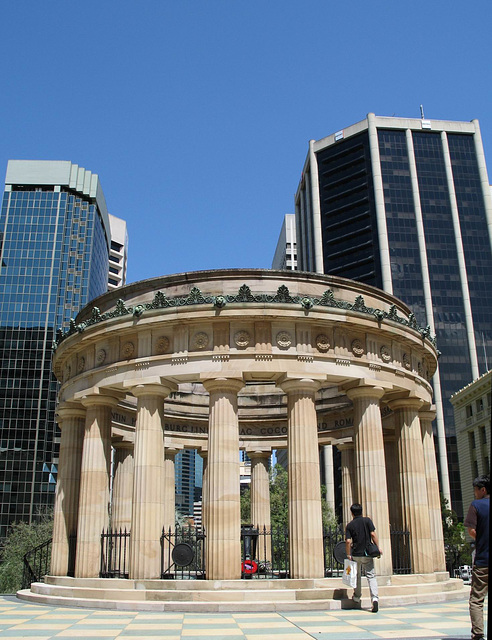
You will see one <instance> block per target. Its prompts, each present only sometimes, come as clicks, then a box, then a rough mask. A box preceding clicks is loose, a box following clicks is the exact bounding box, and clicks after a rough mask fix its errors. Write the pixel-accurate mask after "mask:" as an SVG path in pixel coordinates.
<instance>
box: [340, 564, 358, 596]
mask: <svg viewBox="0 0 492 640" xmlns="http://www.w3.org/2000/svg"><path fill="white" fill-rule="evenodd" d="M342 582H343V584H346V585H347V587H351V588H352V589H355V587H356V586H357V562H355V560H349V559H348V558H345V560H344V561H343V577H342Z"/></svg>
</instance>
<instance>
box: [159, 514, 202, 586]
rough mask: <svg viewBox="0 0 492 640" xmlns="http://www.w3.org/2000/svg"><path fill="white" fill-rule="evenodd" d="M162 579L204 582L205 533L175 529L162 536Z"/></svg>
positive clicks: (200, 530) (185, 528)
mask: <svg viewBox="0 0 492 640" xmlns="http://www.w3.org/2000/svg"><path fill="white" fill-rule="evenodd" d="M161 578H163V579H166V580H203V579H204V578H205V531H204V530H202V529H196V528H195V527H191V526H187V527H175V528H174V529H171V528H169V529H168V530H167V531H164V529H163V530H162V535H161Z"/></svg>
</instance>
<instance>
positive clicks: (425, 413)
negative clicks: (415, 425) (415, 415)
mask: <svg viewBox="0 0 492 640" xmlns="http://www.w3.org/2000/svg"><path fill="white" fill-rule="evenodd" d="M435 417H436V409H435V408H434V407H431V408H427V409H426V408H425V407H424V408H422V409H421V410H420V411H419V418H420V419H421V420H428V421H429V422H432V421H433V420H434V418H435Z"/></svg>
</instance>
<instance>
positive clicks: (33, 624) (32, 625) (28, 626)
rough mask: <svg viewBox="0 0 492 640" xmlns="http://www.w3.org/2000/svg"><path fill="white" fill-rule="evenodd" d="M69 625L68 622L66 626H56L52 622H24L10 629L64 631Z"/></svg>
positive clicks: (61, 624)
mask: <svg viewBox="0 0 492 640" xmlns="http://www.w3.org/2000/svg"><path fill="white" fill-rule="evenodd" d="M70 625H71V623H70V622H67V623H66V624H63V623H60V624H56V623H54V622H51V623H46V624H42V623H41V624H40V623H39V622H25V623H24V624H18V625H16V626H15V627H12V629H40V630H42V631H49V630H50V629H66V628H67V627H69V626H70Z"/></svg>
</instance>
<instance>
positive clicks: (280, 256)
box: [272, 213, 297, 271]
mask: <svg viewBox="0 0 492 640" xmlns="http://www.w3.org/2000/svg"><path fill="white" fill-rule="evenodd" d="M272 269H288V270H289V271H296V270H297V247H296V216H295V214H293V213H286V214H285V216H284V221H283V223H282V229H281V230H280V235H279V238H278V243H277V248H276V249H275V255H274V256H273V262H272Z"/></svg>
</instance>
